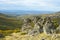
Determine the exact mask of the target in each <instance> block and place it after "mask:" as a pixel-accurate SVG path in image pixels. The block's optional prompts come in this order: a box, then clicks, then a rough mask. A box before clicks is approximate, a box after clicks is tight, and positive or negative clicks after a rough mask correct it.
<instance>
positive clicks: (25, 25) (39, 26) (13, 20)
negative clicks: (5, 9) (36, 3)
mask: <svg viewBox="0 0 60 40" xmlns="http://www.w3.org/2000/svg"><path fill="white" fill-rule="evenodd" d="M4 15H5V14H4ZM4 15H1V16H0V30H1V31H0V33H2V34H3V35H4V38H3V39H4V40H60V13H54V14H41V15H23V16H17V17H8V16H7V15H6V16H4ZM7 34H8V35H7ZM0 35H1V34H0Z"/></svg>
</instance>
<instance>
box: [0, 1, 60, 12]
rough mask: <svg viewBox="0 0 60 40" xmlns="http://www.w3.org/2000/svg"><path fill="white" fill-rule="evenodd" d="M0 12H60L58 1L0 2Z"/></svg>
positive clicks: (59, 2)
mask: <svg viewBox="0 0 60 40" xmlns="http://www.w3.org/2000/svg"><path fill="white" fill-rule="evenodd" d="M0 10H39V11H60V0H0Z"/></svg>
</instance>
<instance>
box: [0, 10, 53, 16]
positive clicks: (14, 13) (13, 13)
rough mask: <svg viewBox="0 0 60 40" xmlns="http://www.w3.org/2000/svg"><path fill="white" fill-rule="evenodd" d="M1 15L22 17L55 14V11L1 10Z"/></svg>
mask: <svg viewBox="0 0 60 40" xmlns="http://www.w3.org/2000/svg"><path fill="white" fill-rule="evenodd" d="M0 13H4V14H8V15H14V16H18V15H19V16H20V15H25V14H49V13H53V11H24V10H0Z"/></svg>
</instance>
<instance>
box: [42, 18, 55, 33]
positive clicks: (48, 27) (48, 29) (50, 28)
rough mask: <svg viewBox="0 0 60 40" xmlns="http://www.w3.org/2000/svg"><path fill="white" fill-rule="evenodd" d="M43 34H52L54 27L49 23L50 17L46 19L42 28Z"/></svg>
mask: <svg viewBox="0 0 60 40" xmlns="http://www.w3.org/2000/svg"><path fill="white" fill-rule="evenodd" d="M43 30H44V33H46V34H52V33H54V30H55V27H54V24H53V22H52V21H51V19H50V17H47V18H46V23H45V24H44V26H43Z"/></svg>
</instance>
